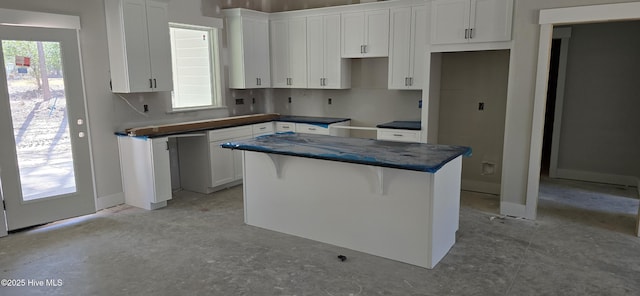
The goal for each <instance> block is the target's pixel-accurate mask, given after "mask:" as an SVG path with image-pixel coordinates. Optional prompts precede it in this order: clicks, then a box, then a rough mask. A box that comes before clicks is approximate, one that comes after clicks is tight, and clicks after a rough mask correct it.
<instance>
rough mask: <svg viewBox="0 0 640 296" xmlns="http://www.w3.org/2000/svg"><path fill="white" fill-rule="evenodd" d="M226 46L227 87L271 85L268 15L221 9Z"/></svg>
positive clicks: (263, 86)
mask: <svg viewBox="0 0 640 296" xmlns="http://www.w3.org/2000/svg"><path fill="white" fill-rule="evenodd" d="M224 14H225V16H226V25H227V39H228V45H229V59H230V61H229V63H230V64H229V87H230V88H238V89H247V88H268V87H271V70H270V55H269V22H268V14H266V13H262V12H257V11H251V10H247V9H240V8H235V9H227V10H225V11H224Z"/></svg>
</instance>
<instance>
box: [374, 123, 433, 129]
mask: <svg viewBox="0 0 640 296" xmlns="http://www.w3.org/2000/svg"><path fill="white" fill-rule="evenodd" d="M405 122H417V124H418V126H420V125H421V123H420V121H392V122H387V123H382V124H378V125H376V127H377V128H388V129H404V130H412V131H420V130H422V127H421V126H420V127H415V126H414V125H415V124H414V123H412V124H405Z"/></svg>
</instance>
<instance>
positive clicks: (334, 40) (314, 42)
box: [307, 14, 351, 89]
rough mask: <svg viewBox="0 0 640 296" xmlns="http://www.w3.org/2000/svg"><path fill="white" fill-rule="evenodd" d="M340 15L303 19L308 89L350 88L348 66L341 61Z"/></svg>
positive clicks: (349, 64)
mask: <svg viewBox="0 0 640 296" xmlns="http://www.w3.org/2000/svg"><path fill="white" fill-rule="evenodd" d="M340 44H341V43H340V15H339V14H332V15H321V16H310V17H308V18H307V62H308V63H307V67H308V76H307V77H308V87H309V88H331V89H342V88H349V87H351V63H350V61H348V60H345V59H343V58H342V55H341V52H340V51H341V47H340Z"/></svg>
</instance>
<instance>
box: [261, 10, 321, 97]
mask: <svg viewBox="0 0 640 296" xmlns="http://www.w3.org/2000/svg"><path fill="white" fill-rule="evenodd" d="M269 29H270V30H269V34H270V40H271V81H272V85H273V87H275V88H306V87H307V20H306V18H304V17H299V18H290V19H279V20H271V22H270V27H269ZM316 38H317V37H316Z"/></svg>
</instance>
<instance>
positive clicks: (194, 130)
mask: <svg viewBox="0 0 640 296" xmlns="http://www.w3.org/2000/svg"><path fill="white" fill-rule="evenodd" d="M284 116H289V115H284ZM296 117H307V116H296ZM318 118H322V117H318ZM327 118H332V119H336V120H339V121H334V122H331V123H324V122H311V121H304V122H301V121H286V120H281V119H276V120H264V121H261V120H259V121H256V122H252V123H244V124H233V125H228V126H219V127H213V128H204V129H193V130H187V131H179V132H172V133H164V134H157V135H148V136H146V135H145V136H136V135H129V134H127V133H126V132H123V131H116V132H114V134H115V135H116V136H127V137H139V138H149V139H151V138H162V137H167V136H173V135H183V134H189V133H197V132H204V131H213V130H219V129H225V128H233V127H240V126H245V125H254V124H260V123H265V122H278V121H280V122H292V123H306V124H313V125H318V126H322V127H325V128H326V127H328V126H329V124H334V123H339V122H345V121H349V120H351V118H333V117H327Z"/></svg>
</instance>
